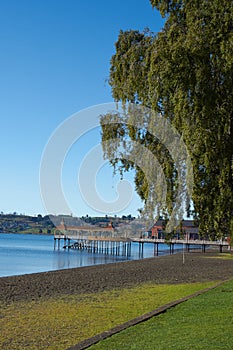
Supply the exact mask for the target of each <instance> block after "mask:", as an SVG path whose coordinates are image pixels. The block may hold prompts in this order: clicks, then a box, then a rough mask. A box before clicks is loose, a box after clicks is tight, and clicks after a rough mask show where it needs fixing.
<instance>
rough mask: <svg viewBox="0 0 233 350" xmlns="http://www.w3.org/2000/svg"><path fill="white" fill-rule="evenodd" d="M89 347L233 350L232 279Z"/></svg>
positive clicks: (135, 349)
mask: <svg viewBox="0 0 233 350" xmlns="http://www.w3.org/2000/svg"><path fill="white" fill-rule="evenodd" d="M89 349H90V350H99V349H101V350H104V349H106V350H124V349H125V350H155V349H156V350H163V349H164V350H168V349H175V350H191V349H192V350H193V349H203V350H206V349H209V350H217V349H219V350H225V349H229V350H231V349H233V281H230V282H226V283H225V284H223V285H221V286H219V287H217V288H216V289H213V290H211V291H209V292H207V293H205V294H202V295H200V296H198V297H195V298H193V299H191V300H188V301H186V302H184V303H182V304H179V305H177V306H176V307H174V308H171V309H169V310H168V311H167V312H166V313H164V314H161V315H159V316H156V317H153V318H151V319H150V320H148V321H146V322H144V323H141V324H138V325H136V326H134V327H131V328H128V329H126V330H124V331H122V332H120V333H118V334H116V335H114V336H112V337H110V338H108V339H106V340H104V341H101V342H99V343H98V344H96V345H93V346H91V347H90V348H89Z"/></svg>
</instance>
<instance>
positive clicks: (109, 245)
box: [54, 234, 132, 256]
mask: <svg viewBox="0 0 233 350" xmlns="http://www.w3.org/2000/svg"><path fill="white" fill-rule="evenodd" d="M61 242H62V248H63V249H77V250H87V251H88V252H89V253H99V254H106V255H119V256H120V255H121V256H130V255H131V244H132V240H131V239H129V238H123V237H98V236H83V235H80V236H78V235H69V234H66V235H54V249H56V246H58V249H60V248H61ZM57 243H58V245H57Z"/></svg>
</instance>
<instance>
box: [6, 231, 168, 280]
mask: <svg viewBox="0 0 233 350" xmlns="http://www.w3.org/2000/svg"><path fill="white" fill-rule="evenodd" d="M131 253H132V254H131V256H130V257H129V258H127V257H122V256H111V255H104V254H93V253H88V252H87V251H85V250H84V251H80V250H73V249H70V250H64V249H60V250H54V240H53V236H46V235H29V234H28V235H25V234H1V233H0V277H3V276H12V275H22V274H28V273H34V272H45V271H51V270H60V269H68V268H74V267H81V266H90V265H96V264H107V263H112V262H116V261H125V260H135V259H139V245H138V243H133V244H132V248H131ZM167 253H169V247H168V246H167V245H160V254H167ZM152 256H154V244H151V243H146V244H144V253H143V258H149V257H152Z"/></svg>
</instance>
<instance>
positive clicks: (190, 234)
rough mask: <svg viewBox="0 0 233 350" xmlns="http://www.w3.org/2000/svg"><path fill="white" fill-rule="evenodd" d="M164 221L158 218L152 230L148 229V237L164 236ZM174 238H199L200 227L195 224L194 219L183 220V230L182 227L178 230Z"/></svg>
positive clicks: (160, 237)
mask: <svg viewBox="0 0 233 350" xmlns="http://www.w3.org/2000/svg"><path fill="white" fill-rule="evenodd" d="M163 230H164V221H163V220H158V221H157V222H156V223H155V224H154V225H153V227H152V228H151V230H150V231H148V237H150V238H154V239H162V238H164V231H163ZM174 238H177V239H179V238H185V239H187V240H189V239H191V240H192V239H194V240H195V239H199V235H198V227H197V226H196V225H195V223H194V220H182V232H180V229H177V230H176V233H175V237H174Z"/></svg>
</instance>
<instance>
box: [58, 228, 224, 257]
mask: <svg viewBox="0 0 233 350" xmlns="http://www.w3.org/2000/svg"><path fill="white" fill-rule="evenodd" d="M133 242H134V243H138V245H139V258H142V257H143V253H144V244H147V243H152V244H154V255H155V256H158V255H159V252H160V249H159V246H160V245H161V244H167V245H168V246H169V252H170V254H173V253H174V251H175V246H177V245H180V247H181V249H183V250H185V251H190V250H191V249H193V248H194V247H195V248H199V247H200V249H201V250H202V252H203V253H205V251H206V248H207V247H210V246H215V247H218V248H219V252H220V253H222V252H223V249H224V248H225V249H228V248H229V244H228V242H227V241H209V240H187V239H183V240H182V239H171V240H169V241H167V240H165V239H151V238H124V237H102V236H98V235H97V236H91V235H78V234H55V235H54V249H56V248H58V249H61V247H62V248H63V249H77V250H87V251H88V252H89V253H99V254H106V255H117V256H127V257H130V256H131V244H132V243H133Z"/></svg>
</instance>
